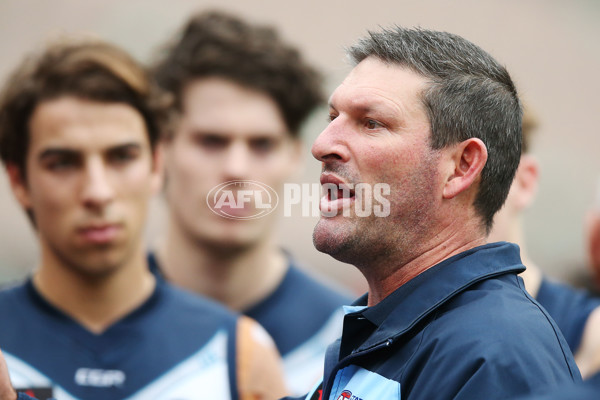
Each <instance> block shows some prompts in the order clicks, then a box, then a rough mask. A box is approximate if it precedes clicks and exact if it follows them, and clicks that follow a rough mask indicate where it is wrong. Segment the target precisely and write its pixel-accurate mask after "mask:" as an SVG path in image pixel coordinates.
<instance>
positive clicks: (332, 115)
mask: <svg viewBox="0 0 600 400" xmlns="http://www.w3.org/2000/svg"><path fill="white" fill-rule="evenodd" d="M336 118H337V115H335V114H329V116H328V117H327V122H331V121H333V120H334V119H336Z"/></svg>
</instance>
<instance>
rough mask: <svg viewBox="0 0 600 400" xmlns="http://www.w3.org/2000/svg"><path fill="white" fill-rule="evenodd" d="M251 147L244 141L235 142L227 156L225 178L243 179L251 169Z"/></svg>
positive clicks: (227, 179) (228, 150) (229, 179)
mask: <svg viewBox="0 0 600 400" xmlns="http://www.w3.org/2000/svg"><path fill="white" fill-rule="evenodd" d="M250 162H251V157H250V149H249V148H248V146H247V145H246V144H245V143H243V142H233V143H231V145H230V146H229V148H228V149H227V154H226V157H225V166H224V168H223V170H224V172H225V180H226V181H231V180H243V179H245V178H247V177H248V173H249V172H250V170H251V165H250Z"/></svg>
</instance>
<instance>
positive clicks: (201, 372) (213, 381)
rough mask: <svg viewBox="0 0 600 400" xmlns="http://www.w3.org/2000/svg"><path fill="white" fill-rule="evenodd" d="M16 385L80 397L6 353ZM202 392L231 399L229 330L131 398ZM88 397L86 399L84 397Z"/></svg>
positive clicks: (189, 396) (68, 399)
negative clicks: (228, 357) (228, 359)
mask: <svg viewBox="0 0 600 400" xmlns="http://www.w3.org/2000/svg"><path fill="white" fill-rule="evenodd" d="M4 356H5V358H6V362H7V365H8V368H9V371H10V373H11V376H12V381H13V386H15V387H20V386H24V387H27V386H53V391H54V394H53V396H54V397H53V398H55V399H57V400H77V398H76V397H73V396H72V395H71V394H69V393H67V392H66V391H65V390H64V389H63V388H61V387H59V386H56V385H52V384H51V381H50V379H49V378H48V377H46V376H45V375H43V374H42V373H40V372H39V371H38V370H36V369H35V368H34V367H32V366H30V365H29V364H27V363H24V362H23V361H21V360H19V359H18V358H16V357H14V356H12V355H11V354H8V353H4ZM199 393H201V394H202V396H203V398H207V399H211V400H230V399H231V394H230V392H229V371H228V367H227V332H225V331H224V330H220V331H219V332H217V333H216V334H215V335H214V336H213V337H212V338H211V339H210V340H209V341H208V342H207V343H206V345H204V346H203V347H202V348H201V349H200V350H199V351H198V352H196V353H195V354H193V355H191V356H190V357H188V358H187V359H185V360H183V361H182V362H180V363H179V364H177V365H176V366H174V367H173V368H171V369H170V370H169V371H167V372H165V373H164V374H163V375H162V376H161V377H159V378H158V379H156V380H154V381H153V382H152V383H151V384H150V385H148V386H146V387H144V388H142V389H141V390H139V391H137V392H136V393H134V394H133V395H132V396H129V397H128V398H127V399H128V400H143V399H152V400H168V399H178V400H194V399H197V398H198V394H199ZM82 400H85V399H82Z"/></svg>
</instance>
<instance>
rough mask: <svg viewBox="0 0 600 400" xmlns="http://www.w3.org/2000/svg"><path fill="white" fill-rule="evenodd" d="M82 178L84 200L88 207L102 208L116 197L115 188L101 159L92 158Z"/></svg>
mask: <svg viewBox="0 0 600 400" xmlns="http://www.w3.org/2000/svg"><path fill="white" fill-rule="evenodd" d="M82 179H83V180H84V181H83V188H82V200H83V202H84V204H85V205H86V206H87V207H92V208H101V207H104V206H105V205H106V204H108V203H110V202H111V201H112V199H113V198H114V188H113V186H112V184H111V181H110V176H109V173H108V171H107V168H106V165H105V164H104V162H103V161H102V160H101V159H92V160H89V161H88V162H87V163H86V166H85V174H84V176H83V178H82Z"/></svg>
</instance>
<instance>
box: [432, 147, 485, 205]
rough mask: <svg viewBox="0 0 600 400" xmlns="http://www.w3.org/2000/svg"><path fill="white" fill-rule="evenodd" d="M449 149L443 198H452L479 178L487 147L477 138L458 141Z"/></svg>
mask: <svg viewBox="0 0 600 400" xmlns="http://www.w3.org/2000/svg"><path fill="white" fill-rule="evenodd" d="M449 151H450V153H449V155H450V158H449V160H448V163H449V169H448V171H449V172H448V178H447V180H446V183H445V185H444V191H443V196H444V199H452V198H454V197H455V196H457V195H459V194H460V193H462V192H464V191H465V190H467V189H469V188H470V187H471V186H472V185H473V183H474V182H476V181H477V180H478V179H479V176H480V175H481V170H483V167H484V166H485V163H486V162H487V157H488V153H487V147H485V144H484V143H483V142H482V141H481V139H477V138H470V139H467V140H465V141H463V142H460V143H458V144H457V145H455V146H453V147H451V148H450V149H449Z"/></svg>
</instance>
